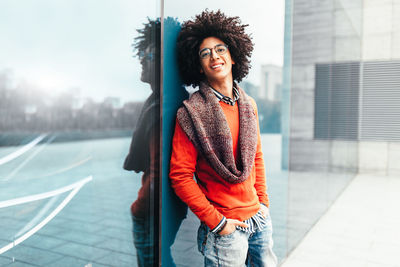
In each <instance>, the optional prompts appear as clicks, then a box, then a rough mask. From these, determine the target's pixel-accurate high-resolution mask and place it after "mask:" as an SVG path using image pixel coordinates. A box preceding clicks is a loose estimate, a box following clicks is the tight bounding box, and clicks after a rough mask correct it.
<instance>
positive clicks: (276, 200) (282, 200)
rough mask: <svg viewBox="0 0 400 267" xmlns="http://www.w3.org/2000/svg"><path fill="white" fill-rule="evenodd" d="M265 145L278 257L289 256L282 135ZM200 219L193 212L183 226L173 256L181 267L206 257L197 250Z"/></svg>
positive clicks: (266, 136) (264, 139)
mask: <svg viewBox="0 0 400 267" xmlns="http://www.w3.org/2000/svg"><path fill="white" fill-rule="evenodd" d="M262 146H263V153H264V160H265V165H266V170H267V184H268V194H269V197H270V208H271V210H270V212H271V217H272V222H273V227H274V235H273V238H274V252H275V253H276V254H277V256H278V258H283V257H284V256H285V254H286V249H287V248H286V242H287V237H286V231H287V230H286V227H287V225H286V221H287V214H286V213H287V173H286V172H283V171H281V167H280V162H281V136H280V135H276V134H263V135H262ZM199 225H200V222H199V219H198V218H197V217H196V216H195V215H194V214H193V213H191V212H189V214H188V218H187V219H185V220H184V221H183V223H182V226H181V228H180V230H179V232H178V234H177V238H176V240H175V243H174V245H173V248H172V256H173V258H174V261H175V263H176V264H177V266H179V267H185V266H202V265H204V263H203V257H202V255H201V254H200V252H199V251H198V250H197V241H196V240H197V228H198V227H199Z"/></svg>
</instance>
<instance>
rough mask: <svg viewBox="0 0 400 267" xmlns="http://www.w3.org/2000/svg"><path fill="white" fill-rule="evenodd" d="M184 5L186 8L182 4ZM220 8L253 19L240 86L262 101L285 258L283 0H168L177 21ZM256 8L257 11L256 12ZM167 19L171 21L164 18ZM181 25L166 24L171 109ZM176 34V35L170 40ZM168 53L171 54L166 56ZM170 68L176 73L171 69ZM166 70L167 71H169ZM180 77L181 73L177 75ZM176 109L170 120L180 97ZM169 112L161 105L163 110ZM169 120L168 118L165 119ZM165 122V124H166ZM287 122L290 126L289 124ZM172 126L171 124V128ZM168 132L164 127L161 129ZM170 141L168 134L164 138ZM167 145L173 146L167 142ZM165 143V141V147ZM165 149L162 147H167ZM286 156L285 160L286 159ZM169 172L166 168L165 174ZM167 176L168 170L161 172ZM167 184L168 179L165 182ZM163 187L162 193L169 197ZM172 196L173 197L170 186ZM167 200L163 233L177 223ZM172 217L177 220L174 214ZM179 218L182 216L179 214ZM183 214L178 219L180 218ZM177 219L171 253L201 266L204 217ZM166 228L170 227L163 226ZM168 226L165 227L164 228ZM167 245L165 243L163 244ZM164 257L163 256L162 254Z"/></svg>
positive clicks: (277, 246)
mask: <svg viewBox="0 0 400 267" xmlns="http://www.w3.org/2000/svg"><path fill="white" fill-rule="evenodd" d="M183 6H184V7H185V8H182V7H183ZM206 8H208V9H209V10H213V11H217V10H218V9H220V10H221V11H222V12H224V13H225V14H226V15H228V16H239V17H240V19H241V21H242V22H243V23H244V24H249V26H248V28H247V31H248V33H249V34H251V36H252V40H253V42H254V44H255V47H254V51H253V54H252V57H251V65H252V68H251V69H250V73H249V75H248V77H246V78H245V79H244V80H243V81H242V82H241V83H240V86H241V88H243V89H244V90H245V91H246V93H247V94H249V95H250V96H252V97H253V98H254V99H255V100H256V102H257V106H258V112H259V120H260V129H261V138H262V148H263V153H264V160H265V165H266V175H267V185H268V194H269V198H270V211H271V217H272V222H273V226H274V233H273V237H274V251H275V253H276V254H277V255H278V258H279V259H283V258H284V257H285V255H286V253H287V197H288V196H287V188H288V184H287V182H288V173H287V171H286V170H284V169H283V168H282V162H281V159H282V157H287V156H288V155H287V153H283V154H282V135H281V128H282V127H283V126H282V125H281V113H282V110H281V106H282V101H283V100H282V66H283V38H284V36H283V28H284V1H277V2H274V3H272V2H265V1H253V2H252V5H251V7H250V6H248V7H246V6H243V5H239V4H233V3H232V2H230V1H222V2H221V1H220V2H218V3H217V2H215V1H202V2H197V3H196V4H194V5H187V3H186V2H185V1H181V0H170V1H164V17H165V21H167V20H168V18H171V17H172V18H177V20H178V22H179V23H182V22H184V21H186V20H188V19H191V18H194V16H195V15H198V14H200V13H201V12H202V11H203V10H205V9H206ZM255 10H257V12H255ZM166 24H167V23H166ZM178 31H179V28H178V29H177V28H176V27H173V28H167V27H164V38H163V41H164V42H165V45H164V50H163V51H164V60H165V62H164V65H163V66H164V74H163V77H164V90H163V97H164V106H163V107H164V108H169V109H170V110H171V106H170V105H171V102H170V101H172V100H174V101H176V97H171V98H169V99H166V97H168V95H170V94H172V95H174V96H180V97H183V96H182V94H183V92H184V88H182V86H181V84H180V83H179V82H178V83H176V82H174V83H173V86H170V84H171V80H169V81H168V82H166V79H171V76H173V75H177V73H176V72H174V71H173V70H171V69H174V68H175V69H176V68H177V65H176V61H175V59H174V57H172V58H169V57H170V56H171V55H174V54H175V53H176V51H175V48H174V47H175V43H176V37H177V33H178ZM171 39H172V40H171ZM167 58H168V59H167ZM171 72H173V74H172V75H171ZM167 73H168V74H167ZM174 77H176V79H179V76H174ZM186 89H187V90H188V91H189V92H193V91H194V90H197V88H186ZM172 105H173V106H174V108H173V109H174V110H173V111H172V110H171V111H170V112H171V114H169V115H170V116H172V122H174V119H175V114H176V107H177V106H179V105H180V104H178V105H176V102H172ZM166 114H167V113H166V112H165V111H163V116H165V115H166ZM164 119H167V120H171V118H164V117H163V121H164ZM164 123H165V122H164ZM164 125H165V124H164ZM287 127H288V126H286V128H287ZM172 129H173V128H172ZM165 132H168V130H167V129H166V128H163V134H164V135H165ZM164 142H169V141H168V138H164V139H163V143H164ZM167 147H169V146H168V145H167ZM163 149H164V147H163ZM164 152H165V151H163V153H164ZM169 155H170V154H168V153H167V154H164V157H163V160H169V158H168V157H169ZM286 161H287V160H286ZM167 174H168V173H166V175H167ZM163 177H164V176H163ZM167 185H168V184H167ZM165 190H169V189H167V188H166V187H163V197H165V195H164V193H165V192H166V191H165ZM169 193H171V198H172V194H173V193H172V192H171V191H169ZM168 203H169V202H168V200H167V199H164V198H163V213H164V214H163V220H162V229H163V235H165V234H167V235H168V231H169V230H170V229H173V227H171V226H169V225H168V224H169V223H170V222H171V220H168V219H166V217H165V216H168V215H165V214H169V213H170V212H171V211H173V209H168V208H165V209H164V205H168ZM171 217H172V220H173V216H171ZM179 218H180V217H179ZM179 220H180V219H178V221H179ZM179 223H181V226H180V228H179V231H178V233H177V234H176V239H175V242H174V244H173V246H172V249H171V251H172V257H173V260H174V262H175V264H176V265H177V266H189V265H191V266H202V265H203V256H202V255H201V253H200V252H199V251H198V248H197V229H198V227H199V225H200V220H199V219H198V218H197V217H196V216H195V215H194V214H193V213H192V212H191V211H190V210H189V211H188V214H187V217H186V218H185V219H184V220H183V221H182V222H180V221H179ZM164 229H166V230H164ZM166 232H167V233H166ZM163 248H164V247H163ZM163 263H164V260H163Z"/></svg>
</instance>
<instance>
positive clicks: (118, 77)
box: [0, 0, 161, 266]
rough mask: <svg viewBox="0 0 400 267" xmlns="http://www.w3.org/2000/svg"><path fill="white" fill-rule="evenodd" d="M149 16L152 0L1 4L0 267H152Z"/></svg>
mask: <svg viewBox="0 0 400 267" xmlns="http://www.w3.org/2000/svg"><path fill="white" fill-rule="evenodd" d="M159 17H160V4H159V1H158V0H157V1H146V2H143V3H142V4H141V5H138V4H137V3H136V2H135V1H112V2H110V1H100V2H99V1H76V0H68V1H57V2H54V1H49V0H39V1H28V2H27V1H12V0H10V1H9V0H5V1H1V3H0V18H1V19H0V20H1V23H0V43H1V50H0V58H1V62H0V184H1V194H0V265H1V266H6V265H7V266H8V265H9V264H10V265H13V266H14V265H15V266H22V265H23V266H92V265H94V266H123V265H124V266H136V265H137V261H138V259H139V258H143V257H144V258H145V257H146V255H147V258H149V259H150V260H152V261H154V260H155V261H156V260H157V258H158V254H157V253H158V243H157V240H158V231H157V229H158V224H159V221H158V218H159V217H158V216H157V215H158V203H159V199H158V181H159V165H158V164H159V154H160V152H159V149H160V147H159V139H160V137H159V107H160V105H159V100H160V98H159V89H160V85H159V82H160V80H159V77H160V71H159V66H160V64H159V62H160V34H161V31H160V29H161V28H160V21H159V19H158V18H159ZM132 50H133V51H132ZM132 56H134V57H133V58H132ZM132 132H134V134H133V140H132V144H131V146H130V143H131V139H132ZM128 152H129V157H127V159H126V161H125V165H124V160H125V158H126V156H127V154H128ZM123 165H124V167H125V169H128V170H134V172H128V171H125V170H123V168H122V166H123ZM132 202H133V203H134V204H133V205H132V206H131V204H132ZM130 206H131V209H130ZM131 211H132V213H133V215H134V217H135V219H134V221H135V227H134V228H133V233H134V237H135V238H134V240H133V235H132V220H133V219H132V214H131ZM134 241H135V242H134ZM135 247H136V248H137V249H135ZM13 262H14V264H13ZM145 266H149V265H147V263H145Z"/></svg>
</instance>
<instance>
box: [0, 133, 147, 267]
mask: <svg viewBox="0 0 400 267" xmlns="http://www.w3.org/2000/svg"><path fill="white" fill-rule="evenodd" d="M129 142H130V138H119V139H104V140H94V141H93V140H91V141H82V142H69V143H55V144H48V145H47V146H46V147H44V145H38V146H37V147H35V148H33V149H31V150H30V151H29V152H26V153H25V154H24V155H21V156H19V157H18V158H16V159H14V160H13V161H10V162H8V163H6V164H3V165H2V166H1V168H0V184H1V192H2V193H1V196H0V198H1V199H0V202H1V201H5V200H8V199H13V198H16V197H23V196H27V195H33V194H39V193H43V192H49V191H51V190H55V189H58V188H62V187H64V186H66V185H69V184H73V183H75V182H77V181H79V180H81V179H83V178H85V177H87V176H89V175H92V176H93V180H92V181H90V182H88V183H87V184H85V185H84V186H83V187H82V188H81V189H80V191H79V192H78V193H77V194H76V195H75V196H74V197H73V198H72V200H71V201H70V202H69V203H68V204H67V205H66V206H65V208H63V209H62V210H61V211H60V213H58V215H57V216H56V217H55V218H54V219H52V220H51V221H50V222H48V223H47V224H46V225H44V227H43V228H42V229H40V230H39V231H38V232H36V233H35V234H34V235H33V236H31V237H30V238H28V239H27V240H25V241H23V242H22V243H21V244H19V245H17V246H15V247H13V248H11V249H10V250H8V251H7V252H5V253H3V254H1V255H0V266H85V265H87V264H88V263H92V265H93V266H136V258H135V249H134V247H133V242H132V231H131V219H130V213H129V207H130V204H131V202H132V201H133V200H134V199H135V196H136V193H137V191H138V189H139V187H140V184H141V179H140V174H139V175H138V174H134V173H130V172H126V171H124V170H122V163H123V159H124V156H125V155H126V153H127V151H128V148H129ZM40 149H41V151H39V152H40V153H39V152H38V153H37V154H36V155H35V156H34V157H31V158H29V157H30V155H32V154H34V153H35V151H38V150H40ZM1 150H3V148H2V149H1ZM1 152H2V155H6V154H7V153H10V152H12V150H11V149H10V148H7V151H6V152H4V153H3V151H1ZM21 164H23V168H20V169H19V170H18V172H15V173H13V176H12V177H11V176H10V175H9V174H10V173H12V171H13V170H15V169H16V168H18V167H19V166H21ZM5 177H8V179H5ZM67 194H68V192H66V193H62V194H59V195H57V196H55V197H52V198H49V199H42V200H38V201H34V202H30V203H28V204H21V205H16V206H12V207H6V208H2V209H0V224H1V227H0V248H1V247H3V246H5V245H6V244H9V243H10V242H12V241H13V240H15V239H16V238H17V237H18V235H20V234H23V233H24V232H25V231H28V230H29V228H31V227H33V226H34V225H36V224H38V223H39V222H41V221H43V219H44V218H46V216H48V215H49V214H50V213H51V212H52V211H53V210H54V209H55V208H56V207H57V206H58V205H59V203H61V202H62V201H63V199H65V197H66V196H67ZM13 261H14V262H13Z"/></svg>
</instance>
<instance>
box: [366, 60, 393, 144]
mask: <svg viewBox="0 0 400 267" xmlns="http://www.w3.org/2000/svg"><path fill="white" fill-rule="evenodd" d="M363 65H364V66H363V96H362V99H363V101H362V108H361V110H362V112H361V135H360V139H361V140H374V141H400V61H377V62H364V63H363Z"/></svg>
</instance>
